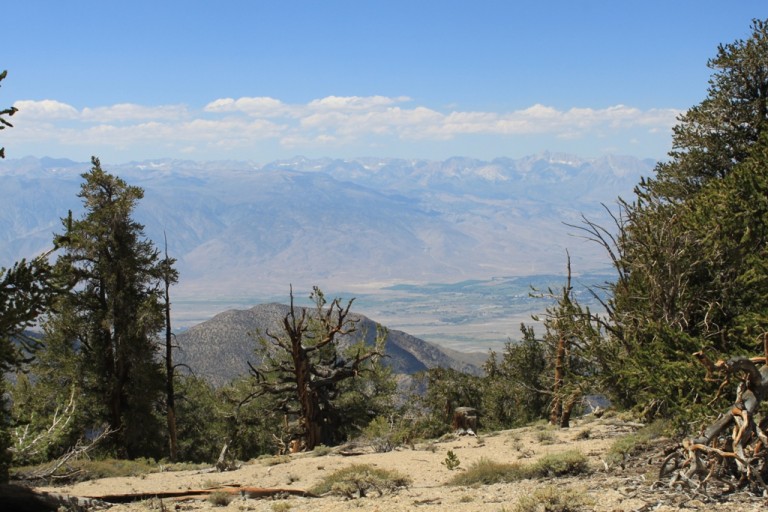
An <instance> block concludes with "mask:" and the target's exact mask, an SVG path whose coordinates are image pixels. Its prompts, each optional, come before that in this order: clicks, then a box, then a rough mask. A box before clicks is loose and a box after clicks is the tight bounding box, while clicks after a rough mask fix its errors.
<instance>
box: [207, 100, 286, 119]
mask: <svg viewBox="0 0 768 512" xmlns="http://www.w3.org/2000/svg"><path fill="white" fill-rule="evenodd" d="M203 110H205V111H206V112H212V113H220V112H243V113H245V114H248V115H250V116H254V117H278V116H282V115H288V114H290V112H291V107H289V106H288V105H286V104H285V103H283V102H282V101H280V100H276V99H274V98H270V97H268V96H262V97H254V98H249V97H245V98H239V99H237V100H235V99H232V98H221V99H218V100H214V101H212V102H210V103H208V104H207V105H206V106H205V107H204V108H203Z"/></svg>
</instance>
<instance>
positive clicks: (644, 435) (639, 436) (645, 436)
mask: <svg viewBox="0 0 768 512" xmlns="http://www.w3.org/2000/svg"><path fill="white" fill-rule="evenodd" d="M669 429H670V426H669V424H668V423H666V422H663V421H656V422H654V423H650V424H648V425H645V426H644V427H642V428H640V429H639V430H638V431H637V432H635V433H633V434H629V435H627V436H623V437H620V438H618V439H616V441H615V442H614V443H613V445H611V447H610V449H609V450H608V453H607V454H606V456H605V462H606V464H608V465H610V466H613V465H615V464H622V463H623V462H624V461H625V460H626V459H627V457H629V456H631V455H633V454H635V453H638V452H640V451H642V450H644V449H646V448H648V446H650V445H651V443H652V442H653V441H654V440H656V439H659V438H661V437H664V435H665V434H666V432H667V431H668V430H669Z"/></svg>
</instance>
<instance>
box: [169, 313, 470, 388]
mask: <svg viewBox="0 0 768 512" xmlns="http://www.w3.org/2000/svg"><path fill="white" fill-rule="evenodd" d="M296 309H297V311H300V310H301V309H302V308H301V307H298V306H297V308H296ZM289 311H290V307H289V306H287V305H284V304H279V303H274V302H273V303H268V304H259V305H256V306H254V307H252V308H249V309H245V310H240V309H230V310H227V311H224V312H222V313H219V314H217V315H216V316H214V317H213V318H211V319H210V320H207V321H205V322H202V323H200V324H197V325H195V326H193V327H190V328H189V329H187V330H186V331H184V332H181V333H178V334H177V336H176V343H177V345H178V346H179V347H180V348H179V350H178V351H177V352H176V356H175V357H176V363H178V364H182V365H186V366H187V367H189V368H191V369H192V370H193V373H194V374H196V375H198V376H200V377H203V378H205V379H206V380H208V381H209V382H211V383H213V384H215V385H217V386H221V385H224V384H226V383H227V382H229V381H231V380H232V379H234V378H237V377H242V376H244V375H247V374H248V363H250V364H253V365H254V366H257V365H258V364H259V363H260V357H259V353H258V351H257V347H258V344H257V338H258V337H259V336H264V335H266V333H267V331H269V332H270V333H280V332H282V331H281V322H282V319H283V318H284V317H285V315H286V314H287V313H288V312H289ZM349 320H350V321H352V322H354V324H355V331H354V332H353V333H352V334H348V335H344V336H341V337H340V338H339V346H340V347H342V348H343V347H346V346H349V345H351V344H353V343H355V342H357V341H360V340H364V341H365V342H366V343H367V344H368V345H372V344H373V342H374V340H375V337H376V333H377V323H376V322H375V321H373V320H371V319H370V318H368V317H366V316H365V315H361V314H357V313H354V312H350V314H349ZM386 340H387V341H386V345H385V353H386V357H385V359H384V364H386V365H387V366H389V367H391V368H392V370H393V372H394V373H396V374H406V375H412V374H414V373H417V372H420V371H424V370H427V369H429V368H436V367H443V368H453V369H455V370H459V371H463V372H470V373H474V374H478V373H479V372H480V368H479V366H478V364H477V363H479V362H481V361H482V360H483V359H484V358H483V357H482V355H480V354H461V353H456V352H453V351H451V352H450V353H447V352H446V351H444V350H442V349H441V348H440V347H438V346H437V345H434V344H432V343H428V342H426V341H424V340H421V339H419V338H416V337H415V336H411V335H410V334H408V333H405V332H402V331H399V330H396V329H392V330H390V329H388V330H387V338H386Z"/></svg>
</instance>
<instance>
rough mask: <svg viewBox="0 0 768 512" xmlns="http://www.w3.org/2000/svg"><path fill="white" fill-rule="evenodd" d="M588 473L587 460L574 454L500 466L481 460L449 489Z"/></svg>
mask: <svg viewBox="0 0 768 512" xmlns="http://www.w3.org/2000/svg"><path fill="white" fill-rule="evenodd" d="M588 471H589V464H588V462H587V458H586V457H585V456H584V454H582V453H581V452H578V451H575V450H570V451H567V452H562V453H553V454H550V455H546V456H544V457H542V458H541V459H539V460H538V461H536V462H532V463H530V464H520V463H516V462H513V463H501V462H496V461H493V460H490V459H486V458H481V459H480V460H478V461H476V462H474V463H472V465H471V466H469V468H467V470H466V471H465V472H463V473H460V474H458V475H456V476H454V477H453V478H451V479H450V480H449V481H448V485H463V486H468V485H478V484H480V485H491V484H498V483H507V482H515V481H517V480H524V479H530V478H546V477H552V476H565V475H580V474H584V473H587V472H588Z"/></svg>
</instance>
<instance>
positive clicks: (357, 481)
mask: <svg viewBox="0 0 768 512" xmlns="http://www.w3.org/2000/svg"><path fill="white" fill-rule="evenodd" d="M410 484H411V479H410V478H409V477H408V476H406V475H403V474H401V473H398V472H397V471H390V470H386V469H381V468H377V467H375V466H373V465H371V464H353V465H352V466H349V467H346V468H343V469H340V470H338V471H336V472H334V473H332V474H330V475H328V476H326V477H325V478H323V480H322V481H320V483H318V484H317V485H315V486H314V487H313V488H312V489H311V490H310V492H312V493H313V494H318V495H322V494H328V493H331V494H336V495H339V496H345V497H347V498H356V497H359V498H362V497H364V496H367V495H368V493H369V492H370V491H375V492H377V493H378V495H379V496H382V495H384V494H386V493H390V492H395V491H397V489H400V488H402V487H408V486H409V485H410Z"/></svg>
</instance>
